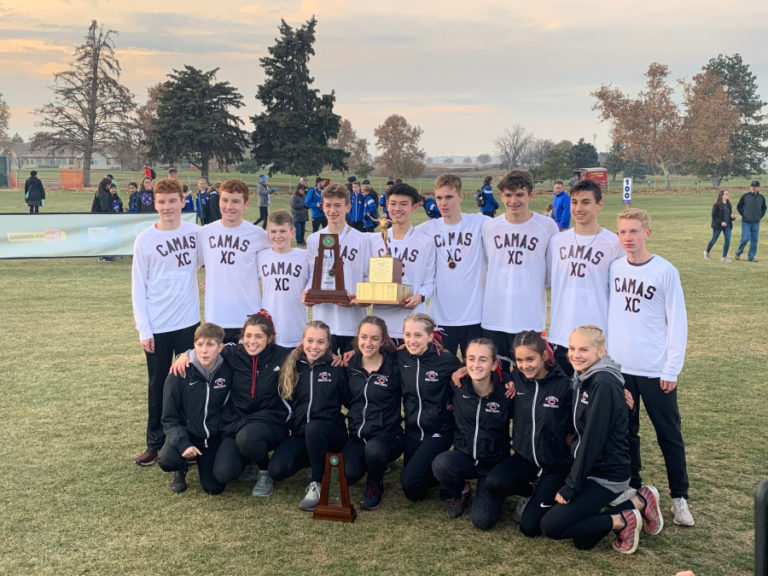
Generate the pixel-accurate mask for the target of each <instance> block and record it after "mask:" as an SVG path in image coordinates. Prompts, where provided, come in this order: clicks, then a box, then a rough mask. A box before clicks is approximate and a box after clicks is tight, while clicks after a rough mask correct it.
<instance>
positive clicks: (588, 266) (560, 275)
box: [548, 180, 624, 376]
mask: <svg viewBox="0 0 768 576" xmlns="http://www.w3.org/2000/svg"><path fill="white" fill-rule="evenodd" d="M570 198H571V201H570V210H571V219H572V220H573V223H574V225H573V228H571V229H569V230H566V231H564V232H560V233H558V234H555V235H554V236H553V238H552V242H551V247H550V250H549V255H550V280H551V287H552V289H551V305H550V310H549V334H548V336H549V342H550V343H551V344H552V345H553V346H552V348H553V349H554V353H555V360H557V363H558V364H560V367H561V368H562V369H563V370H564V371H565V373H566V374H568V375H569V376H570V375H572V374H573V367H572V366H571V363H570V362H569V361H568V339H569V337H570V334H571V332H573V330H574V329H576V328H577V327H579V326H582V325H584V324H592V325H594V326H597V327H598V328H600V329H601V330H602V331H603V332H604V333H607V332H608V295H609V292H610V290H609V286H610V266H611V262H613V261H614V260H615V259H616V258H618V257H619V256H623V255H624V250H623V249H622V247H621V244H620V243H619V238H618V236H616V234H614V233H613V232H611V231H609V230H607V229H605V228H603V227H601V226H600V223H599V222H598V221H597V216H598V214H599V213H600V211H601V210H602V209H603V192H602V190H601V189H600V185H599V184H598V183H597V182H595V181H594V180H581V181H580V182H577V183H576V185H574V187H573V188H572V189H571V194H570Z"/></svg>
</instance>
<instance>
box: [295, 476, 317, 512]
mask: <svg viewBox="0 0 768 576" xmlns="http://www.w3.org/2000/svg"><path fill="white" fill-rule="evenodd" d="M318 502H320V483H319V482H310V483H309V486H307V493H306V494H305V495H304V498H303V499H302V501H301V502H299V508H301V509H302V510H308V511H310V512H314V511H315V508H317V504H318Z"/></svg>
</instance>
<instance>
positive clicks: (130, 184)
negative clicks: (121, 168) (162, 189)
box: [128, 182, 139, 188]
mask: <svg viewBox="0 0 768 576" xmlns="http://www.w3.org/2000/svg"><path fill="white" fill-rule="evenodd" d="M131 186H133V187H134V188H138V187H139V185H138V184H136V182H128V187H129V188H130V187H131Z"/></svg>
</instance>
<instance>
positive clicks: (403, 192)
mask: <svg viewBox="0 0 768 576" xmlns="http://www.w3.org/2000/svg"><path fill="white" fill-rule="evenodd" d="M392 196H408V198H410V199H411V203H412V204H418V203H419V193H418V191H417V190H416V188H414V187H413V186H410V185H409V184H405V183H401V184H395V185H394V186H392V189H391V190H390V191H389V192H387V200H389V199H390V198H392Z"/></svg>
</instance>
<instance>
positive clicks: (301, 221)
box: [291, 178, 309, 246]
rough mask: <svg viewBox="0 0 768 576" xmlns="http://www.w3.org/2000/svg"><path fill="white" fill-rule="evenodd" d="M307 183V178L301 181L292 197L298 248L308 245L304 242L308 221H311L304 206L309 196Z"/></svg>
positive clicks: (292, 211)
mask: <svg viewBox="0 0 768 576" xmlns="http://www.w3.org/2000/svg"><path fill="white" fill-rule="evenodd" d="M306 182H307V179H306V178H302V179H301V180H299V184H298V186H296V190H295V191H294V192H293V194H292V195H291V216H292V217H293V225H294V227H295V228H296V244H297V245H298V246H306V243H305V242H304V233H305V231H306V226H307V221H308V220H309V214H308V213H307V207H306V205H305V204H304V202H305V200H306V196H307V184H306Z"/></svg>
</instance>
